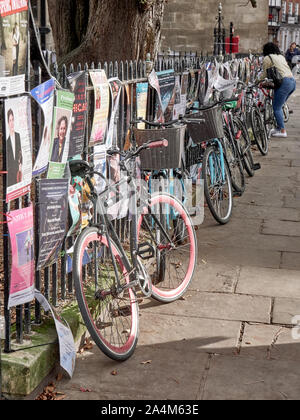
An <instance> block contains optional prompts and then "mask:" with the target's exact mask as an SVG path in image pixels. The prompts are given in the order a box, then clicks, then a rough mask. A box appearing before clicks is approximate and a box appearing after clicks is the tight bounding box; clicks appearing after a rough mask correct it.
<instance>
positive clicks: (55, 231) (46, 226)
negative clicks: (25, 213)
mask: <svg viewBox="0 0 300 420" xmlns="http://www.w3.org/2000/svg"><path fill="white" fill-rule="evenodd" d="M38 185H39V256H38V261H37V270H41V269H42V268H44V267H46V266H49V265H51V264H52V263H53V262H55V261H57V258H58V255H59V252H60V249H61V246H62V243H63V240H64V237H65V234H66V229H67V219H68V191H69V180H68V179H41V180H39V184H38Z"/></svg>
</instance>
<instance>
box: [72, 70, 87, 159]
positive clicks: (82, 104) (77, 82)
mask: <svg viewBox="0 0 300 420" xmlns="http://www.w3.org/2000/svg"><path fill="white" fill-rule="evenodd" d="M68 81H69V84H70V88H71V91H72V92H73V93H74V95H75V101H74V105H73V118H72V126H71V133H70V147H69V158H71V157H74V156H76V155H81V154H82V153H83V149H84V136H85V128H86V118H87V95H86V73H85V72H83V71H82V72H78V73H72V74H70V75H69V76H68Z"/></svg>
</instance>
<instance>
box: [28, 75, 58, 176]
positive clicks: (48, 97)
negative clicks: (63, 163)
mask: <svg viewBox="0 0 300 420" xmlns="http://www.w3.org/2000/svg"><path fill="white" fill-rule="evenodd" d="M54 91H55V81H54V80H53V79H50V80H48V81H47V82H45V83H43V84H41V85H40V86H37V87H36V88H34V89H33V90H32V91H31V96H32V97H33V98H34V99H35V100H36V101H37V103H38V104H39V106H40V107H41V109H42V112H43V115H44V129H43V134H42V140H41V142H40V147H39V151H38V154H37V158H36V161H35V164H34V166H33V173H32V174H33V176H39V175H41V174H42V173H43V172H45V171H46V170H47V168H48V164H49V153H50V147H51V132H52V120H53V107H54Z"/></svg>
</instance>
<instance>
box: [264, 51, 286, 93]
mask: <svg viewBox="0 0 300 420" xmlns="http://www.w3.org/2000/svg"><path fill="white" fill-rule="evenodd" d="M268 57H270V60H271V62H272V64H273V66H272V67H270V68H269V69H267V78H268V79H270V80H272V81H273V83H274V88H275V89H279V88H280V86H281V85H282V82H283V78H282V76H281V74H280V73H279V71H278V69H277V67H275V65H274V61H273V60H272V57H271V56H270V55H269V56H268Z"/></svg>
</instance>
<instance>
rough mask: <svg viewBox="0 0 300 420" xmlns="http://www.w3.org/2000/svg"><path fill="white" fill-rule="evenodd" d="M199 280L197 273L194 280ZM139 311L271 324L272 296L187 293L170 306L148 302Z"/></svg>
mask: <svg viewBox="0 0 300 420" xmlns="http://www.w3.org/2000/svg"><path fill="white" fill-rule="evenodd" d="M197 281H201V280H200V279H199V278H198V276H197V275H196V278H195V283H196V284H197ZM140 307H141V311H142V312H143V311H148V312H153V313H156V314H163V315H172V316H173V315H177V316H183V317H191V318H193V317H194V318H208V319H219V320H228V321H249V322H250V321H251V322H262V323H266V324H268V323H270V312H271V299H269V298H266V297H261V296H243V295H233V294H224V293H202V292H193V291H191V292H190V293H187V295H186V296H185V297H184V299H181V300H179V301H177V302H173V303H172V304H170V305H161V304H158V303H154V302H150V303H145V304H141V305H140Z"/></svg>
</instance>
